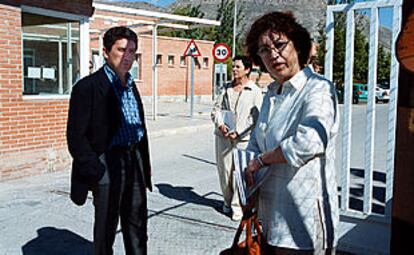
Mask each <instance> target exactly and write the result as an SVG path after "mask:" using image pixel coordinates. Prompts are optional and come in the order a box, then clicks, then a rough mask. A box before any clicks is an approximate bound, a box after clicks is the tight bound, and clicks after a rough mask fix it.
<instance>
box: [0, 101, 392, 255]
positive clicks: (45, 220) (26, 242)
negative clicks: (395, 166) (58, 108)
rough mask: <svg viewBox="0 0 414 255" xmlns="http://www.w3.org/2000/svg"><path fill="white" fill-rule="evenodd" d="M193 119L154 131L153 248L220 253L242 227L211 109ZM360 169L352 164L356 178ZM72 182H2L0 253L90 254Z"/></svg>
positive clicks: (87, 219) (359, 130)
mask: <svg viewBox="0 0 414 255" xmlns="http://www.w3.org/2000/svg"><path fill="white" fill-rule="evenodd" d="M386 106H387V105H380V106H379V107H378V113H377V123H376V126H377V135H376V158H375V159H376V164H375V169H376V170H378V171H379V172H381V171H382V172H383V171H384V169H385V167H384V166H385V161H384V158H385V156H384V155H385V148H386V147H385V141H386V139H384V137H385V132H386V128H385V127H386V122H387V121H386V116H387V115H386V114H385V113H386ZM364 114H365V107H364V106H363V105H357V106H354V119H353V128H352V129H353V133H354V135H353V138H352V141H353V142H352V151H353V154H352V164H351V166H352V167H353V168H355V169H358V168H363V147H364V141H365V139H364V133H365V121H366V120H365V117H364ZM203 119H204V121H203ZM196 121H197V124H198V122H200V124H202V127H201V128H198V129H196V130H191V129H190V130H187V129H185V130H184V129H183V130H181V132H183V131H184V132H188V133H184V134H177V133H171V134H170V133H165V134H163V136H153V137H152V138H151V152H152V153H151V154H152V159H153V160H152V161H153V168H154V169H153V175H154V176H153V179H154V184H155V189H154V192H152V193H150V194H149V195H148V200H149V214H150V215H149V247H150V249H149V251H150V254H154V255H155V254H157V255H162V254H168V255H170V254H194V255H198V254H218V252H219V251H220V250H222V249H223V248H225V247H227V246H228V245H230V244H231V241H232V238H233V235H234V231H235V228H236V227H237V223H235V222H232V221H231V220H230V219H229V218H228V217H227V216H225V215H223V214H222V213H221V210H220V208H221V206H222V202H221V201H222V198H221V195H220V192H219V185H218V178H217V173H216V168H215V159H214V144H213V135H212V130H211V126H209V123H210V122H209V120H208V116H203V118H200V119H199V120H196ZM161 122H162V120H160V122H158V123H161ZM183 123H184V122H183ZM153 125H154V126H155V125H157V123H156V122H154V123H153ZM183 125H184V124H183ZM192 131H195V132H192ZM340 144H341V143H340V142H339V143H338V149H340ZM340 153H341V152H340V150H339V152H338V154H339V155H340ZM339 162H340V161H339V160H338V164H340V163H339ZM358 174H359V172H353V177H354V178H353V180H356V182H355V183H354V184H355V185H357V184H358V181H360V179H358V178H356V177H358ZM68 183H69V174H68V172H61V173H52V174H47V175H43V176H38V177H32V178H27V179H24V180H16V181H10V182H3V183H1V184H0V233H1V238H0V254H12V255H14V254H30V255H33V254H91V252H92V243H91V240H92V224H93V207H92V204H91V200H89V201H88V203H87V205H85V206H84V207H76V206H75V205H73V204H72V203H71V202H70V200H69V198H68V190H69V187H68ZM377 183H378V182H377ZM352 191H353V192H351V193H352V194H353V197H354V198H355V199H354V200H353V201H355V200H358V199H360V192H361V188H360V187H357V189H354V190H352ZM356 205H357V206H358V205H360V203H359V204H358V201H357V202H356ZM122 245H123V244H122V238H121V235H120V234H118V235H117V239H116V243H115V250H116V254H123V253H122V250H123V247H122Z"/></svg>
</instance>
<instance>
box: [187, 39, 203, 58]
mask: <svg viewBox="0 0 414 255" xmlns="http://www.w3.org/2000/svg"><path fill="white" fill-rule="evenodd" d="M183 56H192V57H200V56H201V51H200V50H199V49H198V47H197V44H196V43H195V41H194V39H191V41H190V43H189V44H188V45H187V49H185V51H184V54H183Z"/></svg>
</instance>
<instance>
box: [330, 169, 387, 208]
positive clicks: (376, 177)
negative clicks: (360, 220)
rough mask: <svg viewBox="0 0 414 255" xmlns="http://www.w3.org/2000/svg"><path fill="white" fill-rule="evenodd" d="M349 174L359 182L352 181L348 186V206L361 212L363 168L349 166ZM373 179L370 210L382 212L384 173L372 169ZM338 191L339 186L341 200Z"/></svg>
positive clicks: (362, 203)
mask: <svg viewBox="0 0 414 255" xmlns="http://www.w3.org/2000/svg"><path fill="white" fill-rule="evenodd" d="M350 174H351V175H352V176H354V177H355V178H356V179H355V180H358V181H359V183H354V184H353V187H350V188H349V193H350V198H349V208H350V209H353V210H357V211H361V212H362V211H363V207H364V201H363V198H364V169H359V168H351V170H350ZM355 180H354V181H355ZM373 181H374V182H373V187H372V198H373V201H372V212H375V213H378V214H384V213H385V190H386V188H385V184H386V174H385V173H382V172H379V171H374V173H373ZM340 191H341V187H338V192H339V194H338V195H339V201H341V199H340V197H341V195H340Z"/></svg>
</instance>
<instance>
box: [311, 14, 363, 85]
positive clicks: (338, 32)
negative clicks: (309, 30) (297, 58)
mask: <svg viewBox="0 0 414 255" xmlns="http://www.w3.org/2000/svg"><path fill="white" fill-rule="evenodd" d="M345 21H346V17H345V15H344V14H342V13H339V14H336V15H335V21H334V56H333V58H334V61H333V81H334V82H335V83H336V84H337V86H338V87H339V88H340V87H342V85H343V83H344V79H345V77H344V75H345V74H344V71H345V46H346V40H345V39H346V27H345V24H346V22H345ZM319 33H320V34H319V38H318V42H319V50H318V62H319V63H320V65H322V66H323V63H324V58H325V41H326V35H325V32H324V30H323V29H322V28H321V29H320V30H319ZM367 74H368V43H367V38H366V37H365V35H364V33H363V32H362V30H361V29H360V28H358V25H356V26H355V37H354V73H353V76H354V81H355V82H360V83H366V82H367Z"/></svg>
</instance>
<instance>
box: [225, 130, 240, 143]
mask: <svg viewBox="0 0 414 255" xmlns="http://www.w3.org/2000/svg"><path fill="white" fill-rule="evenodd" d="M238 136H239V135H238V134H237V132H232V133H228V134H227V135H225V137H227V138H229V139H230V140H232V141H234V140H236V139H237V137H238Z"/></svg>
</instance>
